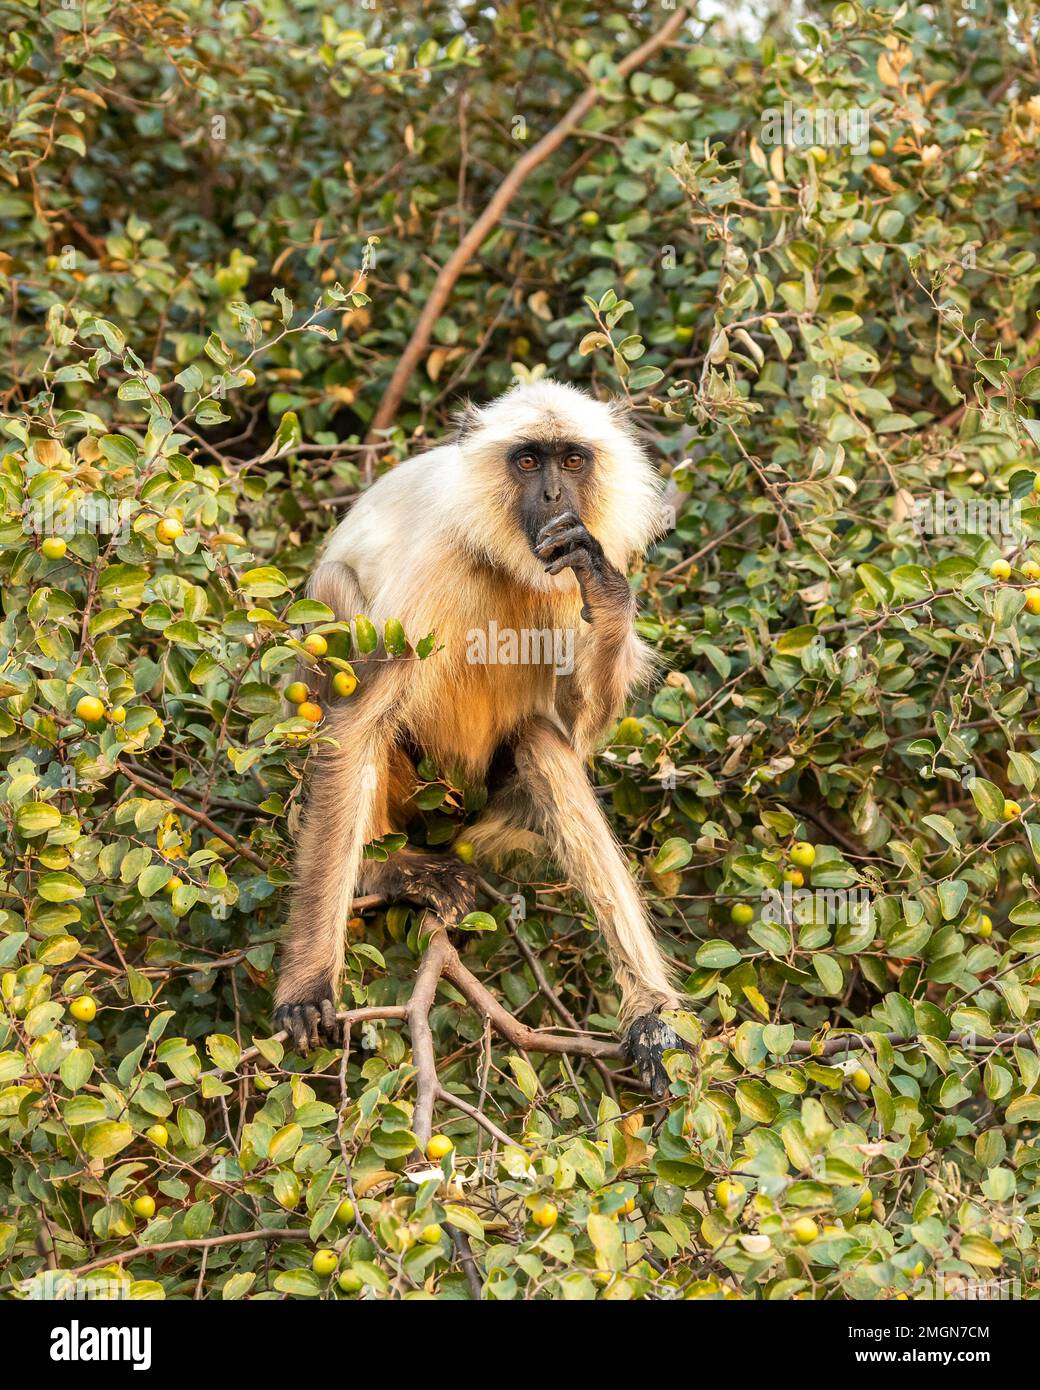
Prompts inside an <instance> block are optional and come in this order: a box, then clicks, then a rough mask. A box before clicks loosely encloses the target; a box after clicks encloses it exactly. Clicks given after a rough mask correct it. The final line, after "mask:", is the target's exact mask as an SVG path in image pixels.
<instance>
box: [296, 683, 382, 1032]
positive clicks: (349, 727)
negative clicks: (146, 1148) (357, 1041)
mask: <svg viewBox="0 0 1040 1390" xmlns="http://www.w3.org/2000/svg"><path fill="white" fill-rule="evenodd" d="M406 665H407V664H406V663H404V662H402V663H400V665H396V666H395V665H393V664H391V665H387V666H385V667H384V668H383V669H382V671H380V672H378V673H373V676H372V677H371V678H370V683H368V682H366V684H365V686H364V687H363V688H362V690H361V691H360V692H359V694H358V695H357V696H356V697H355V699H354V700H352V701H351V702H350V703H349V704H344V705H341V706H335V707H334V708H333V709H332V710H331V712H330V714H329V717H328V723H327V726H326V732H328V733H329V734H331V735H332V736H333V737H334V738H335V739H336V741H337V744H338V746H337V747H336V748H331V749H325V750H323V751H322V752H321V753H320V754H319V755H318V759H317V763H316V765H315V767H314V769H313V771H312V772H311V774H310V790H309V795H308V798H307V806H306V809H305V811H304V816H303V826H302V829H301V831H300V835H299V839H298V842H297V850H296V869H295V879H296V882H295V887H294V890H293V896H292V906H291V908H290V913H289V928H288V935H287V940H286V944H285V947H284V951H283V955H282V965H281V971H280V974H279V978H278V988H277V991H276V993H275V1026H276V1027H277V1028H285V1029H286V1030H287V1031H288V1032H289V1034H290V1036H291V1038H292V1040H293V1043H294V1044H295V1046H296V1047H297V1048H298V1049H299V1050H300V1051H303V1052H306V1051H307V1050H308V1049H309V1048H310V1047H316V1046H317V1045H318V1043H319V1041H320V1038H321V1036H322V1034H324V1035H325V1037H326V1038H328V1039H329V1040H330V1041H332V1040H336V1039H337V1038H338V1032H339V1030H338V1028H337V1024H336V997H337V987H338V984H339V976H340V971H341V970H342V968H343V940H344V932H345V930H346V924H347V921H348V919H349V916H350V905H351V902H352V900H353V898H354V894H355V891H356V885H357V881H358V877H359V873H360V869H361V863H362V854H363V851H364V847H365V845H366V844H367V842H368V841H369V840H370V839H373V838H375V837H377V836H379V835H382V834H384V833H385V832H386V830H387V829H388V828H389V827H388V824H387V815H388V812H387V806H386V784H387V778H388V771H387V764H388V755H389V750H390V745H391V742H392V740H393V736H394V732H395V727H396V721H395V711H397V710H399V708H400V706H401V702H402V699H403V696H404V683H405V681H406V679H407V675H406Z"/></svg>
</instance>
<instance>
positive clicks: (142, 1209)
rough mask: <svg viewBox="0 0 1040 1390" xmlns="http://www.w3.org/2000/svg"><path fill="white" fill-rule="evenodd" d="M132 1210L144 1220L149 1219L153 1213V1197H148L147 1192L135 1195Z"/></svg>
mask: <svg viewBox="0 0 1040 1390" xmlns="http://www.w3.org/2000/svg"><path fill="white" fill-rule="evenodd" d="M134 1212H135V1214H136V1215H137V1216H143V1217H144V1219H145V1220H146V1221H151V1219H152V1217H153V1216H154V1215H155V1198H154V1197H149V1195H148V1193H147V1192H146V1193H144V1195H143V1196H141V1197H135V1198H134Z"/></svg>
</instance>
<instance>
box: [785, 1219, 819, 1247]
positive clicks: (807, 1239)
mask: <svg viewBox="0 0 1040 1390" xmlns="http://www.w3.org/2000/svg"><path fill="white" fill-rule="evenodd" d="M791 1234H792V1235H793V1236H794V1238H795V1240H796V1241H797V1242H798V1244H799V1245H811V1244H812V1243H813V1241H814V1240H815V1239H816V1237H817V1236H818V1235H819V1234H820V1231H819V1227H818V1226H817V1225H816V1222H815V1221H814V1220H813V1219H812V1217H811V1216H800V1217H799V1218H798V1220H797V1221H796V1222H795V1223H794V1225H793V1226H792V1227H791Z"/></svg>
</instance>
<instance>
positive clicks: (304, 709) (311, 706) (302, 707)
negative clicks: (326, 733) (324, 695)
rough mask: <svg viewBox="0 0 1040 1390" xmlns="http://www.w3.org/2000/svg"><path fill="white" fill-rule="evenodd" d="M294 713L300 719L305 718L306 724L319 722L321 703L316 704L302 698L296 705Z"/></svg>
mask: <svg viewBox="0 0 1040 1390" xmlns="http://www.w3.org/2000/svg"><path fill="white" fill-rule="evenodd" d="M296 713H297V714H298V715H299V716H300V718H301V719H306V720H307V722H308V724H319V723H320V722H321V705H316V704H315V703H314V702H313V700H303V701H301V703H300V704H298V705H297V706H296Z"/></svg>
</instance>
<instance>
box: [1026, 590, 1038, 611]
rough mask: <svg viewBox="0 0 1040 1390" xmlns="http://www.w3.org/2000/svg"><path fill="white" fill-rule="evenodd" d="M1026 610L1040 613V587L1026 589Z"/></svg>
mask: <svg viewBox="0 0 1040 1390" xmlns="http://www.w3.org/2000/svg"><path fill="white" fill-rule="evenodd" d="M1026 612H1027V613H1032V614H1034V615H1035V614H1037V613H1040V589H1027V590H1026Z"/></svg>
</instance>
